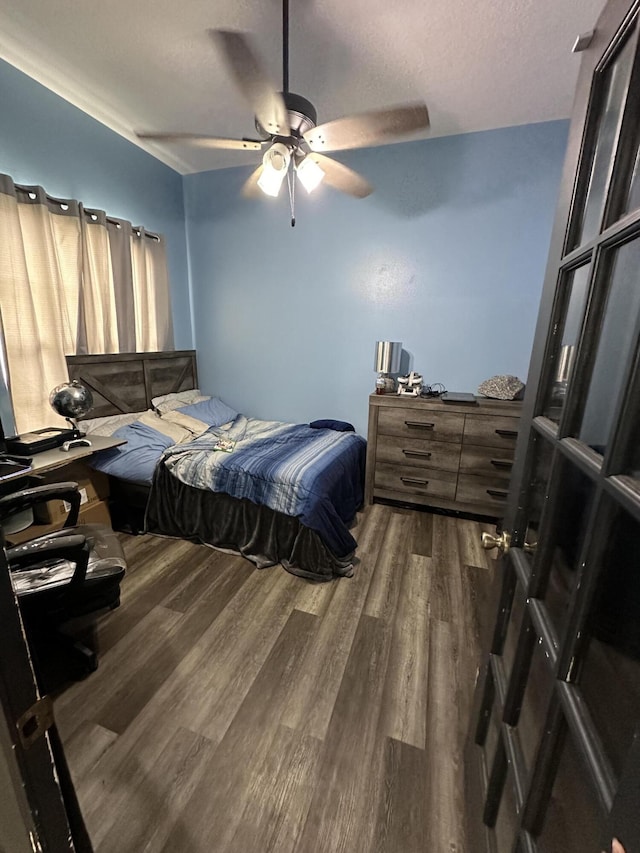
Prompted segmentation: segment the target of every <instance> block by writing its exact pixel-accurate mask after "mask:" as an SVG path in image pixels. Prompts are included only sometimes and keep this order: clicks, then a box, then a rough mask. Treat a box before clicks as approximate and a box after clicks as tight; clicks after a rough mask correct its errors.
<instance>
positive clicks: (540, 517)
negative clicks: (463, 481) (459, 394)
mask: <svg viewBox="0 0 640 853" xmlns="http://www.w3.org/2000/svg"><path fill="white" fill-rule="evenodd" d="M639 38H640V0H634V2H631V0H609V2H608V4H607V6H606V7H605V10H604V12H603V13H602V15H601V17H600V19H599V21H598V23H597V25H596V28H595V32H594V35H593V38H592V40H591V43H590V45H589V46H588V48H587V49H586V51H585V52H584V54H583V59H582V65H581V72H580V79H579V82H578V90H577V95H576V101H575V106H574V114H573V117H572V122H571V130H570V135H569V144H568V151H567V158H566V161H565V168H564V173H563V179H562V184H561V191H560V199H559V204H558V210H557V213H556V220H555V225H554V231H553V237H552V243H551V248H550V254H549V262H548V266H547V273H546V278H545V286H544V291H543V297H542V303H541V308H540V314H539V318H538V325H537V329H536V337H535V343H534V349H533V353H532V360H531V366H530V372H529V377H528V385H527V395H526V399H525V404H524V412H523V419H522V428H521V433H520V437H519V440H518V448H517V454H516V462H515V465H514V473H513V480H512V487H511V491H510V495H509V502H508V507H507V511H506V514H505V519H504V524H503V533H502V534H501V536H500V537H496V544H497V545H498V547H499V548H500V549H501V551H502V556H501V559H500V561H499V570H500V573H501V584H502V586H501V590H500V600H499V604H498V614H497V619H496V624H495V630H494V634H493V639H492V643H491V648H490V650H489V654H488V656H487V660H486V665H485V666H484V668H483V670H482V672H481V673H480V676H479V679H478V687H477V693H476V703H475V711H474V720H473V723H472V727H471V736H470V742H469V746H468V750H467V756H466V772H467V786H468V795H469V796H468V805H469V811H470V821H469V822H470V834H471V841H472V843H475V844H477V849H478V850H481V849H487V850H495V851H497V853H512V851H540V853H560V851H562V853H599V851H601V850H607V851H608V850H609V849H610V846H611V838H612V836H613V835H618V836H619V837H620V839H621V841H622V842H623V843H624V844H625V846H626V853H640V846H639V845H640V802H638V801H636V800H635V799H634V798H633V795H632V792H634V791H636V792H637V791H638V790H640V787H638V784H639V783H638V780H639V779H640V50H639ZM634 786H636V787H634ZM473 849H474V851H475V849H476V847H475V846H474V847H473Z"/></svg>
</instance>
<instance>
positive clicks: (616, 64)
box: [573, 36, 633, 248]
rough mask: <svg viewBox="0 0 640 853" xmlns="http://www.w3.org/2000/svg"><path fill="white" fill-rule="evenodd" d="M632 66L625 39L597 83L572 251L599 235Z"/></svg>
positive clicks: (630, 42) (630, 49) (629, 41)
mask: <svg viewBox="0 0 640 853" xmlns="http://www.w3.org/2000/svg"><path fill="white" fill-rule="evenodd" d="M632 64H633V39H632V38H630V37H629V36H628V37H627V38H626V40H625V43H624V45H623V47H622V50H621V51H619V52H618V54H617V56H616V58H615V59H614V61H613V62H611V63H610V64H609V65H608V66H607V68H606V70H605V71H604V72H603V74H602V76H601V77H600V78H599V81H598V82H599V84H600V86H601V92H602V100H601V104H602V108H601V110H600V114H599V115H598V119H597V127H596V130H595V142H594V146H593V155H592V158H591V164H590V170H589V179H588V184H587V187H588V188H587V193H586V202H585V205H584V208H583V213H582V219H581V224H580V226H579V228H578V229H577V232H576V240H575V241H574V244H573V248H575V247H576V246H581V245H583V244H584V243H587V242H588V241H589V240H591V239H593V238H594V237H595V236H596V235H597V234H598V233H599V232H600V223H601V221H602V214H603V212H604V203H605V198H606V191H607V185H608V179H609V173H610V169H611V162H612V158H613V154H614V151H615V147H616V141H617V138H618V131H619V125H620V119H621V116H622V108H623V106H624V102H625V95H626V90H627V85H628V82H629V75H630V73H631V66H632Z"/></svg>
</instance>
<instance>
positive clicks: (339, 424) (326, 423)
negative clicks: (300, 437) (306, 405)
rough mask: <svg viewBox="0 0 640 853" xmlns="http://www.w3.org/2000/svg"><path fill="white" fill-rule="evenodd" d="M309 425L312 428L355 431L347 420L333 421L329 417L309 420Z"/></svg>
mask: <svg viewBox="0 0 640 853" xmlns="http://www.w3.org/2000/svg"><path fill="white" fill-rule="evenodd" d="M309 426H310V427H311V428H312V429H334V430H336V432H355V429H354V428H353V424H350V423H347V421H334V420H332V419H331V418H324V419H323V420H320V421H311V423H310V424H309Z"/></svg>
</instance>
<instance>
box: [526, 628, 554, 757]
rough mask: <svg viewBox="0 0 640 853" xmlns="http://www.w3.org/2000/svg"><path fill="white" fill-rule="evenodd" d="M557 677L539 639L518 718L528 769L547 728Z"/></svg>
mask: <svg viewBox="0 0 640 853" xmlns="http://www.w3.org/2000/svg"><path fill="white" fill-rule="evenodd" d="M553 682H554V674H553V672H552V668H551V664H550V663H549V658H548V657H547V653H546V652H545V650H544V645H543V644H542V640H538V642H537V643H536V645H535V646H534V649H533V657H532V658H531V668H530V670H529V678H528V680H527V686H526V689H525V692H524V697H523V699H522V708H521V709H520V717H519V719H518V726H517V729H518V736H519V738H520V747H521V749H522V755H523V756H524V760H525V764H526V766H527V770H528V771H529V772H530V771H531V769H532V768H533V762H534V759H535V755H536V750H537V749H538V744H539V742H540V738H541V736H542V732H543V729H544V723H545V719H546V716H547V710H548V707H549V702H550V701H551V694H552V693H553Z"/></svg>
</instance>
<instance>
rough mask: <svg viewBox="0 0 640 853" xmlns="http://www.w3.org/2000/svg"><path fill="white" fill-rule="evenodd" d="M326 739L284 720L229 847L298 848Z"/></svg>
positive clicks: (289, 851) (286, 852) (233, 851)
mask: <svg viewBox="0 0 640 853" xmlns="http://www.w3.org/2000/svg"><path fill="white" fill-rule="evenodd" d="M321 751H322V743H321V742H320V741H319V740H317V739H316V738H313V737H308V736H306V735H301V734H299V733H298V732H295V731H293V730H292V729H287V728H285V727H284V726H280V727H279V729H278V731H277V733H276V736H275V738H274V740H273V742H272V748H271V749H270V750H269V751H268V753H267V754H266V755H265V756H264V758H263V761H262V764H261V765H260V767H259V768H258V770H257V771H256V772H255V773H254V774H253V778H252V780H251V783H250V785H249V787H248V790H247V795H246V797H245V798H244V802H246V805H245V807H244V810H243V812H242V817H241V818H240V823H239V826H238V829H237V830H236V833H235V835H234V836H233V838H232V839H231V842H230V844H229V845H228V847H226V848H225V850H226V851H227V853H246V851H248V850H260V851H261V853H295V851H296V850H298V849H300V848H299V847H298V845H297V840H298V837H299V835H300V833H301V831H302V828H303V826H304V823H305V821H306V818H307V813H308V810H309V806H310V803H311V798H312V796H313V791H314V787H315V781H316V772H317V766H318V762H319V760H320V755H321Z"/></svg>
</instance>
